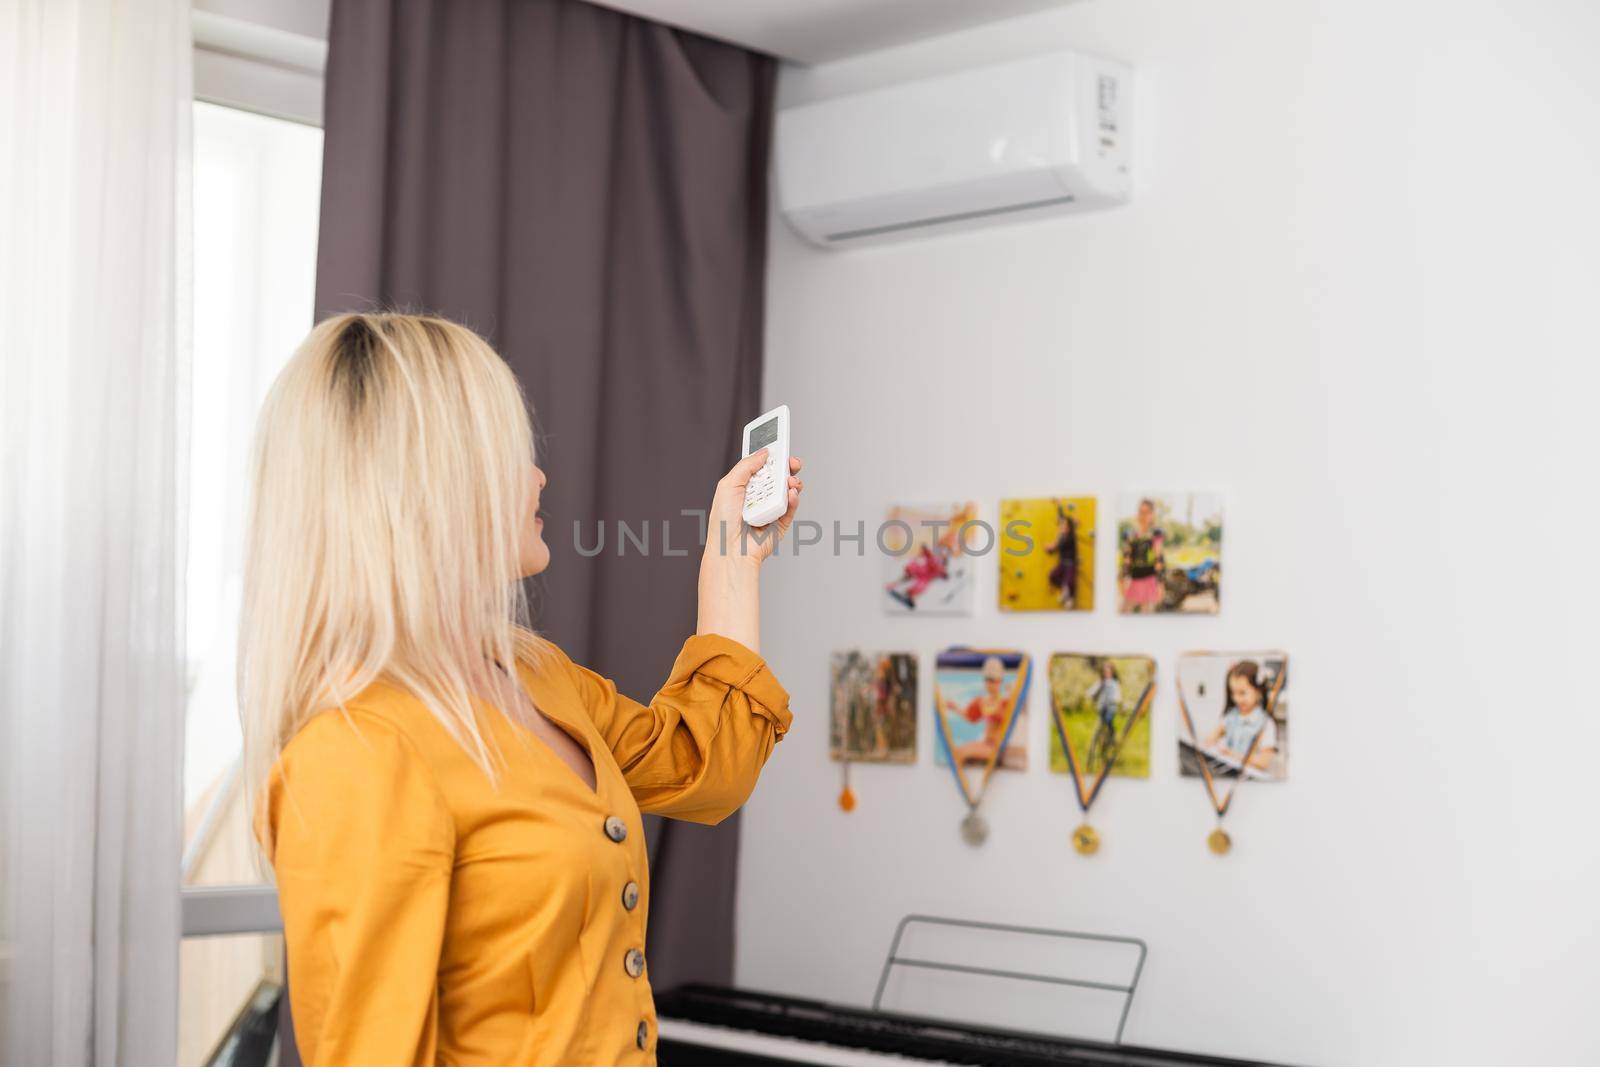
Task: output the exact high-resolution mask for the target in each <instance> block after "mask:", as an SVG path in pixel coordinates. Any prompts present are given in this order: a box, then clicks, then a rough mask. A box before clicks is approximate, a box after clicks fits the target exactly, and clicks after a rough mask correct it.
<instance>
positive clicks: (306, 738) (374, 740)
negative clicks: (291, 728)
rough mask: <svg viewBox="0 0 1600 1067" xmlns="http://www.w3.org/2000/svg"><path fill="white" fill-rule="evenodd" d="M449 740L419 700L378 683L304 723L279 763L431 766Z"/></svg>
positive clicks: (396, 686)
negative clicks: (432, 756)
mask: <svg viewBox="0 0 1600 1067" xmlns="http://www.w3.org/2000/svg"><path fill="white" fill-rule="evenodd" d="M447 740H449V737H448V734H446V733H445V731H444V729H443V727H442V726H441V725H440V724H439V721H438V719H437V718H436V717H435V716H434V715H433V713H432V712H430V711H429V710H428V707H427V705H426V704H425V703H423V701H422V700H421V699H420V698H418V697H417V696H416V695H415V694H413V693H410V692H408V691H406V690H405V689H403V688H401V687H400V686H398V685H395V684H394V683H392V682H387V681H381V682H374V683H372V684H371V685H368V686H367V687H366V688H364V689H362V690H361V691H360V692H358V693H356V694H355V695H354V696H352V697H349V698H347V699H345V700H343V701H341V702H340V703H339V704H336V705H333V706H330V707H326V708H323V709H321V710H320V711H317V712H316V713H315V714H313V715H311V716H310V717H309V718H308V719H306V721H305V722H304V723H302V724H301V726H300V728H299V729H298V730H296V731H295V734H294V736H293V737H291V738H290V739H289V740H288V742H287V743H286V744H285V745H284V746H283V753H282V756H281V758H280V762H282V763H290V762H302V763H303V762H307V761H316V762H322V761H324V760H334V761H339V760H344V761H348V762H349V764H350V765H351V766H352V769H357V768H359V767H361V766H367V765H371V764H372V763H373V761H374V760H385V761H389V762H394V761H408V760H412V759H421V760H423V761H424V762H431V761H430V760H428V758H427V757H428V756H429V754H430V753H431V752H433V750H435V749H436V748H438V747H439V745H440V743H441V742H443V741H447Z"/></svg>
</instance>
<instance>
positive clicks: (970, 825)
mask: <svg viewBox="0 0 1600 1067" xmlns="http://www.w3.org/2000/svg"><path fill="white" fill-rule="evenodd" d="M988 839H989V823H988V822H987V821H986V820H985V819H984V817H983V816H982V815H979V814H978V813H977V812H976V811H974V812H972V813H970V814H969V815H968V816H967V817H966V818H965V819H962V820H961V840H963V841H965V842H966V843H967V844H969V845H972V846H974V847H976V846H978V845H981V844H983V843H984V842H985V841H987V840H988Z"/></svg>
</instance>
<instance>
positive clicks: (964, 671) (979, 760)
mask: <svg viewBox="0 0 1600 1067" xmlns="http://www.w3.org/2000/svg"><path fill="white" fill-rule="evenodd" d="M1027 691H1028V657H1027V654H1026V653H1023V652H1012V651H1002V650H983V649H970V648H949V649H945V650H944V651H943V652H941V653H939V659H938V663H937V668H936V671H935V675H934V689H933V694H934V705H935V706H934V713H935V714H936V715H938V716H939V717H940V720H941V724H940V736H941V737H942V738H943V739H944V741H945V743H944V744H942V745H940V746H939V748H938V752H937V755H936V760H937V762H938V763H939V765H940V766H949V764H950V757H951V756H954V757H955V761H956V763H957V765H958V766H969V765H972V764H976V765H978V766H983V765H986V764H988V763H989V761H990V760H997V763H998V766H1001V767H1005V768H1008V769H1010V770H1019V771H1020V770H1025V769H1027V766H1028V742H1027V737H1028V728H1027V720H1028V709H1027V703H1026V694H1027ZM947 749H948V751H947ZM996 752H998V753H999V755H998V757H996Z"/></svg>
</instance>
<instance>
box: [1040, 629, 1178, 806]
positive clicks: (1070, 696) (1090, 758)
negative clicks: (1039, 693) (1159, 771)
mask: <svg viewBox="0 0 1600 1067" xmlns="http://www.w3.org/2000/svg"><path fill="white" fill-rule="evenodd" d="M1155 681H1156V661H1155V660H1153V659H1151V658H1150V657H1149V656H1092V655H1086V654H1082V653H1077V652H1057V653H1056V654H1055V655H1053V656H1051V657H1050V706H1051V711H1052V712H1053V713H1054V715H1055V717H1056V729H1053V730H1051V731H1050V769H1051V770H1052V771H1054V772H1055V773H1056V774H1071V773H1072V764H1073V763H1076V764H1077V768H1078V772H1079V773H1080V774H1083V775H1087V776H1089V777H1093V776H1095V775H1098V774H1099V773H1100V772H1101V771H1102V770H1104V769H1105V766H1106V759H1107V758H1108V757H1110V758H1111V760H1112V763H1111V767H1110V770H1109V773H1111V774H1115V775H1118V776H1121V777H1127V778H1148V777H1150V715H1149V711H1150V701H1151V697H1152V695H1153V694H1154V692H1155ZM1063 735H1065V737H1066V741H1067V743H1068V744H1069V745H1071V747H1072V756H1073V760H1072V761H1071V762H1069V761H1068V759H1067V755H1068V753H1067V752H1066V750H1065V749H1064V748H1063V747H1062V737H1063Z"/></svg>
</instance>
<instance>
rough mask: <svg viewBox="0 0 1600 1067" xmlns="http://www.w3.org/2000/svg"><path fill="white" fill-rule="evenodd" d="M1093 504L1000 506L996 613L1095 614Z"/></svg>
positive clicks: (1055, 500) (1066, 501)
mask: <svg viewBox="0 0 1600 1067" xmlns="http://www.w3.org/2000/svg"><path fill="white" fill-rule="evenodd" d="M1094 543H1095V499H1094V497H1092V496H1071V497H1068V496H1062V497H1035V498H1030V499H1019V500H1002V501H1000V552H999V558H1000V610H1001V611H1092V610H1094Z"/></svg>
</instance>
